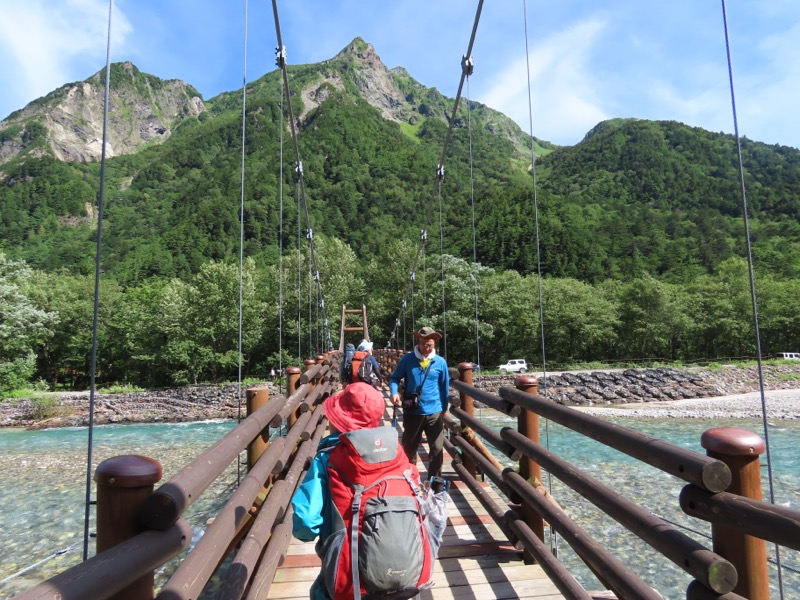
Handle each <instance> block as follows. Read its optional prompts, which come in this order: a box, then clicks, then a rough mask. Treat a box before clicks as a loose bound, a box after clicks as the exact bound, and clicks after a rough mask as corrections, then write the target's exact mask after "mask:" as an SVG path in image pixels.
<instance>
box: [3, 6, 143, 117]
mask: <svg viewBox="0 0 800 600" xmlns="http://www.w3.org/2000/svg"><path fill="white" fill-rule="evenodd" d="M13 4H14V5H13V7H12V8H10V9H9V10H7V11H5V14H4V15H3V17H4V18H3V19H2V20H0V45H2V46H3V47H4V49H5V50H4V60H3V65H2V66H0V73H1V74H2V77H3V79H4V80H5V81H13V82H14V84H13V86H10V89H9V90H8V92H7V95H6V94H4V96H6V97H4V98H3V106H2V107H1V108H2V109H5V114H3V115H2V116H0V118H2V117H5V116H7V114H8V113H10V112H12V111H13V110H16V109H18V108H22V106H24V105H25V104H27V103H28V102H30V101H31V100H34V99H35V98H37V97H40V96H43V95H45V94H47V93H49V92H51V91H52V90H54V89H56V88H57V87H59V86H61V85H63V84H64V83H67V82H70V81H75V80H80V79H83V78H85V77H87V76H88V75H90V74H91V69H96V68H97V66H98V65H102V64H103V63H104V62H105V49H106V43H107V34H108V2H106V1H105V0H61V1H53V0H26V1H25V2H14V3H13ZM112 23H113V28H112V29H113V35H112V40H113V41H112V47H113V44H114V43H115V42H117V43H119V42H121V41H122V40H123V39H124V38H125V36H126V35H127V34H128V32H129V31H130V25H129V24H128V22H127V19H126V18H125V17H124V15H122V14H120V12H119V11H118V10H117V11H115V12H114V16H113V17H112ZM88 65H92V67H90V70H89V72H85V71H83V70H82V69H84V68H88ZM0 112H3V111H2V110H0Z"/></svg>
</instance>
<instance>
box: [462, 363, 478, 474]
mask: <svg viewBox="0 0 800 600" xmlns="http://www.w3.org/2000/svg"><path fill="white" fill-rule="evenodd" d="M458 378H459V379H460V380H461V381H463V382H464V383H466V384H468V385H472V363H471V362H462V363H458ZM458 396H459V398H460V399H461V410H463V411H464V412H465V413H467V414H468V415H469V416H470V417H474V416H475V403H474V402H473V400H472V396H468V395H467V394H465V393H464V392H458ZM470 432H471V429H470V428H469V426H468V425H464V423H463V422H462V423H461V435H463V436H466V437H468V436H469V433H470ZM464 467H465V468H466V469H467V471H469V473H470V475H472V476H473V477H475V478H477V476H478V465H477V464H475V461H474V460H472V459H471V458H470V457H469V456H467V455H464Z"/></svg>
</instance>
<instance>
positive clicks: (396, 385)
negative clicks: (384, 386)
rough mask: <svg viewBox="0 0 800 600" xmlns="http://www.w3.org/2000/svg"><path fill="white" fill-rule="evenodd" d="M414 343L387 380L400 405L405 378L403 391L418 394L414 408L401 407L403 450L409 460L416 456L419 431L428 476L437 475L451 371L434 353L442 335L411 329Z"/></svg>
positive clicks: (397, 403)
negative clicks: (425, 450)
mask: <svg viewBox="0 0 800 600" xmlns="http://www.w3.org/2000/svg"><path fill="white" fill-rule="evenodd" d="M414 337H415V338H416V340H417V345H416V346H415V347H414V351H413V352H409V353H407V354H405V355H404V356H403V358H401V359H400V362H399V363H397V367H396V368H395V370H394V373H392V376H391V378H390V380H389V387H390V390H391V393H392V402H393V403H394V404H395V405H398V406H399V405H400V404H401V403H402V399H401V397H400V393H399V389H400V382H401V381H404V386H405V391H404V394H405V395H408V394H412V393H416V394H419V402H418V406H417V407H416V408H412V409H407V408H406V409H404V410H403V440H402V443H403V449H404V450H405V451H406V454H407V455H408V459H409V460H410V461H411V462H412V463H414V462H415V461H416V459H417V448H419V444H420V441H421V440H422V434H423V432H424V433H425V436H426V437H427V438H428V447H429V450H428V455H429V457H430V460H429V463H428V478H431V477H434V476H435V477H440V476H441V474H442V464H443V463H444V420H443V417H444V414H445V413H446V412H447V407H448V402H449V400H448V396H449V394H450V373H449V372H448V370H447V362H446V361H445V360H444V359H443V358H442V357H441V356H439V355H438V354H436V342H437V341H439V340H440V339H441V338H442V336H441V334H439V333H437V332H436V331H434V330H433V329H432V328H431V327H423V328H422V329H420V330H419V331H415V332H414Z"/></svg>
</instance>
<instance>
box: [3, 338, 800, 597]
mask: <svg viewBox="0 0 800 600" xmlns="http://www.w3.org/2000/svg"><path fill="white" fill-rule="evenodd" d="M375 354H376V356H377V357H378V359H379V362H380V363H381V367H382V371H383V372H384V375H385V376H386V378H387V379H388V376H389V374H390V373H391V371H392V370H393V369H394V367H395V366H396V363H397V361H398V360H399V358H400V356H401V355H402V352H398V351H395V350H378V351H376V352H375ZM340 355H341V353H340V352H335V353H331V354H329V355H319V356H317V357H316V358H315V359H314V360H308V361H306V364H305V366H306V369H305V371H302V370H301V369H299V368H296V367H293V368H289V369H287V382H288V384H287V390H286V395H285V396H283V395H277V396H275V397H274V398H270V397H269V393H268V390H267V388H253V389H249V390H247V404H248V416H247V418H245V419H244V420H242V421H241V423H239V424H238V425H237V426H236V427H235V428H234V429H232V430H231V431H230V432H229V433H228V434H227V435H226V436H224V437H223V438H222V439H220V440H219V441H218V442H217V443H216V444H214V445H213V446H211V447H210V448H209V449H207V450H206V451H205V452H203V453H202V454H201V455H200V456H198V457H197V458H196V459H195V460H194V461H192V462H191V463H190V464H189V465H187V466H186V467H185V468H184V469H183V470H181V471H180V472H179V473H177V474H176V475H175V476H174V477H172V478H171V479H170V480H169V481H167V482H165V483H164V484H162V485H161V486H160V487H159V488H157V489H156V490H155V491H153V487H154V485H155V484H156V483H157V482H158V480H159V479H160V477H161V468H160V465H159V464H158V462H157V461H155V460H153V459H150V458H146V457H141V456H133V457H132V456H124V457H115V458H112V459H109V460H108V461H104V462H103V463H101V464H100V465H99V466H98V469H97V472H96V474H95V480H96V481H97V484H98V495H97V496H98V498H97V500H98V502H97V504H98V506H97V511H98V519H97V521H98V541H97V544H98V553H97V555H96V556H94V557H93V558H91V559H89V560H88V561H86V562H84V563H82V564H80V565H77V566H75V567H73V568H71V569H69V570H67V571H65V572H63V573H61V574H59V575H57V576H55V577H53V578H51V579H49V580H47V581H45V582H43V583H42V584H40V585H38V586H36V587H34V588H32V589H30V590H28V591H27V592H24V593H23V594H21V595H19V596H17V598H18V599H21V600H32V599H35V598H36V599H44V598H56V597H58V598H60V599H61V600H72V599H74V600H85V599H86V598H93V599H97V600H103V599H105V598H119V599H122V598H124V599H126V600H145V599H147V600H150V599H151V598H152V597H153V594H154V577H153V573H154V570H155V569H157V568H159V567H161V566H162V565H164V564H166V563H167V562H168V561H170V560H172V559H173V558H174V557H175V556H177V555H179V554H180V553H182V552H186V550H187V548H188V547H189V545H190V542H191V528H190V527H189V525H188V524H187V523H186V521H185V520H184V519H183V518H182V515H183V514H184V512H185V511H186V509H187V508H188V507H189V506H191V505H192V504H193V503H194V502H195V501H196V500H197V499H198V498H199V497H200V496H201V495H202V494H203V493H204V492H205V491H206V490H207V489H208V488H209V486H210V485H211V484H212V483H213V482H214V481H215V480H217V478H219V477H220V476H221V475H222V473H223V472H224V471H225V470H226V469H227V468H228V467H229V466H230V465H231V464H232V463H233V462H234V461H236V460H238V458H239V457H240V456H241V455H242V454H243V453H244V452H245V451H246V452H247V461H248V471H247V474H246V476H245V477H244V478H243V480H242V481H241V482H240V483H239V485H238V486H237V487H236V489H235V490H234V491H233V492H232V494H231V495H230V497H229V499H228V501H227V503H226V504H225V505H224V506H223V507H222V508H220V510H219V512H217V514H216V516H215V517H214V518H213V520H212V521H211V522H210V524H209V525H208V527H207V528H206V531H205V533H204V535H203V537H202V538H201V539H200V540H199V541H198V542H197V544H196V545H195V546H194V547H192V548H188V552H186V554H185V556H184V557H183V558H182V560H180V563H179V565H178V566H177V568H176V569H175V570H174V572H173V573H172V575H171V576H170V577H169V579H168V581H166V583H165V584H164V585H163V586H162V587H161V589H160V591H159V593H158V596H157V598H159V599H162V600H177V599H189V598H197V597H198V595H199V594H200V593H201V592H202V591H203V589H204V588H206V586H207V585H208V583H209V581H210V580H211V579H212V577H215V578H217V579H219V580H220V581H219V582H218V584H217V587H218V592H217V595H216V597H217V598H219V599H234V598H236V599H238V598H263V597H265V596H266V593H267V591H268V590H269V587H270V585H271V583H272V580H273V577H274V574H275V570H276V568H277V566H278V565H279V563H280V561H281V560H282V559H283V557H284V556H285V553H286V550H287V547H288V544H289V541H290V539H291V529H292V524H291V518H292V514H291V505H290V500H291V497H292V494H293V493H294V490H295V489H296V487H297V485H298V484H299V482H301V481H302V479H303V477H304V474H305V472H306V470H307V468H308V464H309V461H310V459H311V458H312V457H313V455H314V453H315V452H316V448H317V446H318V443H319V441H320V439H321V438H322V436H323V435H324V432H325V430H326V427H327V420H326V419H325V418H324V416H323V411H322V408H321V403H322V401H323V400H324V399H325V398H326V397H327V396H328V395H330V394H331V393H333V392H334V391H335V390H337V389H338V373H339V357H340ZM536 384H537V382H536V379H535V378H533V377H530V376H521V377H519V378H517V387H516V388H511V387H503V388H500V390H499V392H498V394H497V395H494V394H489V393H486V392H484V391H481V390H479V389H478V388H476V387H474V386H473V385H472V372H471V364H469V363H465V364H462V365H460V366H459V370H458V371H453V379H452V387H453V388H454V389H455V390H456V391H457V392H458V394H459V395H458V401H456V402H454V405H453V406H452V408H451V411H450V413H451V415H448V416H447V419H446V420H447V427H448V430H449V432H450V438H449V439H448V440H447V441H446V443H445V448H446V449H447V451H448V453H449V454H450V455H451V456H452V458H453V463H452V465H453V469H454V470H455V472H456V473H457V474H458V475H459V477H460V478H461V479H462V480H463V481H464V482H465V483H466V485H467V486H468V487H469V488H470V490H472V492H473V493H474V494H475V495H476V497H477V498H478V499H479V501H480V502H481V503H482V504H483V506H484V507H485V508H486V510H487V511H488V512H489V514H491V515H492V517H493V518H494V520H495V521H496V522H497V524H498V525H499V527H500V528H501V530H502V531H503V532H504V533H505V534H506V535H507V536H508V539H509V540H511V541H513V542H514V543H515V544H517V545H518V547H519V548H520V549H522V550H524V552H525V553H526V557H527V558H528V559H529V560H530V561H534V560H535V561H536V562H538V563H539V564H540V566H541V567H542V569H543V570H544V571H545V572H546V573H547V574H548V576H549V577H550V578H551V579H552V580H553V582H554V583H555V584H556V585H557V587H558V588H559V590H560V591H561V593H562V594H563V595H564V596H565V597H567V598H581V599H588V598H589V597H590V596H589V594H588V593H587V592H586V591H585V590H584V588H583V587H582V586H581V585H580V584H579V583H578V582H577V581H576V580H575V578H574V577H573V575H572V574H571V573H570V572H569V571H568V570H567V569H566V567H565V566H564V565H563V564H562V563H561V562H559V561H558V560H557V559H556V558H555V557H554V555H553V554H552V552H551V551H550V549H549V548H548V547H547V546H546V545H545V543H544V530H545V528H544V524H545V521H546V522H547V524H549V526H550V527H552V529H553V530H554V531H555V532H557V533H558V534H559V535H560V536H561V537H562V538H563V539H564V540H565V541H566V542H567V543H569V544H570V546H572V548H573V549H574V550H575V552H576V554H577V555H578V556H579V557H580V559H581V560H583V562H584V563H585V564H586V565H587V566H588V568H589V569H590V570H591V571H592V572H593V573H594V574H595V575H596V577H597V578H598V580H599V581H600V582H601V583H602V584H603V585H604V586H606V587H607V588H608V589H609V590H612V591H613V592H614V593H615V594H616V595H617V597H618V598H636V599H640V598H641V599H648V598H653V599H656V598H661V596H660V595H659V594H658V593H657V592H656V591H654V590H653V589H651V588H650V586H649V585H648V584H646V583H645V582H644V581H643V580H642V578H641V577H639V576H638V575H637V574H636V573H634V572H633V571H632V570H631V568H630V567H629V566H628V565H627V564H625V563H623V562H622V561H621V560H620V559H619V558H617V557H615V556H614V554H613V552H611V551H610V550H609V549H608V548H604V547H603V545H602V544H601V542H600V541H598V540H595V539H593V538H592V537H591V536H590V535H589V534H587V532H586V531H585V530H584V529H583V528H582V527H581V526H580V525H579V524H578V523H576V522H574V521H573V520H572V519H571V518H570V517H569V516H568V515H567V514H566V513H565V512H564V511H563V510H562V509H561V507H560V506H559V505H558V503H557V501H556V499H554V498H552V497H551V496H550V495H549V494H548V493H547V491H546V490H545V488H544V487H543V486H541V485H540V483H539V481H540V479H541V475H540V471H541V469H542V468H544V469H545V470H547V471H548V472H549V473H550V474H551V475H552V476H554V477H556V478H558V479H560V480H561V481H563V482H564V483H565V484H566V485H568V486H569V487H570V488H572V489H573V490H575V491H576V492H578V493H579V494H581V495H582V496H584V497H585V498H586V499H587V500H588V501H590V502H591V503H593V504H594V505H596V506H597V507H599V508H600V509H601V510H603V511H604V512H605V513H606V514H607V515H608V516H609V517H611V518H612V519H614V520H616V521H617V522H619V523H620V524H622V525H623V526H625V527H626V528H627V529H628V530H630V531H631V532H632V533H633V534H635V535H636V536H638V537H640V538H641V539H642V540H644V541H645V542H647V543H648V544H650V545H651V546H652V547H653V548H654V549H655V550H656V551H658V552H659V553H660V554H661V555H663V556H664V557H666V558H667V559H669V560H670V561H672V562H673V563H674V564H676V565H678V566H679V567H680V568H681V569H683V570H684V571H686V572H687V573H689V574H690V575H691V577H692V578H694V581H693V582H692V583H691V584H690V585H689V586H688V589H687V597H688V598H696V599H705V598H720V597H721V598H725V599H726V600H736V599H738V598H743V597H747V598H751V600H752V599H759V600H760V599H762V598H763V599H766V598H768V597H769V585H768V581H767V565H766V553H765V550H764V540H768V541H771V542H774V543H776V544H779V545H783V546H786V547H789V548H793V549H800V511H797V510H794V509H790V508H786V507H779V506H775V505H772V504H768V503H764V502H761V501H760V480H758V477H759V473H758V453H759V446H758V441H757V440H758V438H757V436H755V438H754V436H753V434H750V433H749V432H741V431H740V430H733V431H731V430H711V431H710V432H707V433H706V434H705V435H704V439H703V445H704V447H706V448H707V449H708V451H709V453H710V454H712V455H713V456H703V455H702V454H699V453H696V452H691V451H689V450H686V449H683V448H680V447H677V446H674V445H672V444H669V443H667V442H664V441H662V440H658V439H656V438H652V437H649V436H645V435H643V434H640V433H637V432H635V431H632V430H629V429H626V428H623V427H620V426H618V425H614V424H611V423H609V422H606V421H603V420H601V419H598V418H595V417H592V416H589V415H586V414H583V413H580V412H577V411H574V410H572V409H569V408H566V407H563V406H560V405H558V404H555V403H553V402H550V401H548V400H546V399H545V398H542V397H540V396H538V395H537V394H536V391H537V388H536ZM473 400H476V401H480V402H481V403H483V404H484V405H485V406H489V407H491V408H494V409H496V410H498V411H500V412H502V413H503V414H505V415H507V416H509V417H510V418H516V419H517V423H518V426H517V427H516V428H513V427H503V428H501V429H500V430H499V431H496V430H495V429H493V428H491V427H489V426H487V425H486V424H485V423H483V422H482V421H481V420H479V419H476V418H475V416H474V410H473ZM540 416H541V417H545V418H547V419H550V420H552V421H553V422H555V423H559V424H561V425H563V426H565V427H568V428H570V429H573V430H574V431H577V432H579V433H581V434H583V435H584V436H587V437H590V438H592V439H595V440H598V441H600V442H601V443H603V444H605V445H607V446H609V447H612V448H616V449H617V450H620V451H622V452H624V453H626V454H628V455H630V456H632V457H634V458H636V459H637V460H639V461H642V462H644V463H646V464H649V465H652V466H653V467H655V468H657V469H659V470H661V471H663V472H665V473H668V474H670V475H672V476H674V477H676V478H679V479H680V480H683V481H685V482H686V484H687V485H686V486H685V487H684V489H683V491H682V493H681V495H680V505H681V507H682V508H683V509H684V511H685V512H686V513H687V514H689V515H692V516H695V517H698V518H700V519H705V520H708V521H710V522H712V523H713V526H712V535H713V545H714V548H713V549H709V548H706V547H705V546H703V545H702V544H700V543H699V542H697V541H695V540H694V539H692V538H690V537H688V536H687V535H686V534H684V533H683V532H681V531H680V530H679V529H677V528H676V527H673V526H672V525H671V524H669V523H666V522H665V521H663V520H662V519H660V518H658V517H655V516H653V515H652V514H650V513H649V512H647V511H646V510H644V509H643V508H641V507H640V506H638V505H637V504H636V503H635V502H633V501H631V500H629V499H627V498H625V497H624V496H623V495H622V494H620V493H619V490H614V489H610V488H609V487H608V486H606V485H604V484H603V483H602V482H600V481H598V480H596V479H594V478H593V477H591V476H590V475H588V474H586V473H583V472H581V471H580V470H579V469H578V468H577V467H575V466H574V465H571V464H570V463H568V462H566V461H565V460H563V459H562V458H560V457H558V456H556V455H554V454H552V453H550V452H549V451H547V450H546V449H545V448H543V447H542V446H540V445H539V443H538V441H539V440H538V435H539V434H538V418H539V417H540ZM277 427H283V428H285V434H284V435H270V429H271V428H272V429H275V428H277ZM489 446H492V447H494V448H495V452H499V453H500V454H502V455H505V456H506V457H509V458H511V459H512V460H514V461H519V468H518V469H514V468H510V467H503V466H502V465H501V463H500V462H499V461H498V459H497V457H496V456H495V454H494V453H493V452H491V451H490V450H489ZM479 478H488V479H489V480H491V482H493V483H494V484H495V486H496V488H497V489H498V490H499V491H500V492H501V493H502V494H504V495H505V496H506V497H507V500H508V502H507V503H504V504H505V506H500V505H498V504H497V503H496V502H495V501H494V500H493V499H492V496H491V495H490V494H488V493H487V492H486V489H485V487H483V484H482V483H481V482H480V481H478V479H479ZM754 489H758V490H759V491H758V494H756V493H755V492H753V490H754ZM748 495H749V496H751V497H749V498H748V497H746V496H748ZM676 500H677V499H676ZM510 507H512V508H510ZM223 564H225V565H226V568H224V569H222V568H220V566H221V565H223Z"/></svg>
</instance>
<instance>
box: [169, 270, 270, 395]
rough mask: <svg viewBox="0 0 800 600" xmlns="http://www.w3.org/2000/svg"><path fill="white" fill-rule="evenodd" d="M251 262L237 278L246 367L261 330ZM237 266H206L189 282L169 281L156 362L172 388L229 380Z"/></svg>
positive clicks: (260, 302)
mask: <svg viewBox="0 0 800 600" xmlns="http://www.w3.org/2000/svg"><path fill="white" fill-rule="evenodd" d="M261 288H262V286H261V285H260V282H259V278H258V276H257V272H256V268H255V263H254V261H253V260H252V259H247V260H246V261H245V262H244V268H243V270H242V277H241V295H242V309H243V310H242V355H243V356H242V361H243V364H245V365H246V364H247V362H248V360H249V358H250V353H251V351H252V349H253V348H254V347H255V346H256V344H257V343H258V341H259V340H260V338H261V335H262V333H263V329H264V311H265V306H264V298H263V296H262V295H261ZM239 293H240V278H239V267H238V265H234V264H228V263H222V262H213V261H212V262H209V263H206V264H204V265H203V266H202V268H201V269H200V272H199V273H198V274H197V275H195V276H194V277H192V278H191V280H190V281H189V282H184V281H181V280H179V279H175V280H173V281H171V282H170V283H169V284H167V286H166V287H165V288H164V292H163V294H162V296H161V319H160V322H159V324H158V328H159V331H160V332H161V334H162V335H163V336H164V338H165V340H166V343H165V346H164V347H163V349H162V359H163V360H164V362H165V363H166V364H167V365H168V366H169V367H170V369H171V372H172V377H173V379H174V381H175V382H176V383H182V384H185V383H197V382H199V381H201V380H203V379H209V380H211V381H218V380H219V379H220V378H233V377H234V375H235V373H236V368H237V365H238V363H239V353H238V340H239V301H238V300H239Z"/></svg>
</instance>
